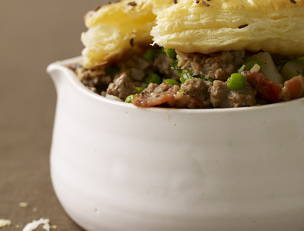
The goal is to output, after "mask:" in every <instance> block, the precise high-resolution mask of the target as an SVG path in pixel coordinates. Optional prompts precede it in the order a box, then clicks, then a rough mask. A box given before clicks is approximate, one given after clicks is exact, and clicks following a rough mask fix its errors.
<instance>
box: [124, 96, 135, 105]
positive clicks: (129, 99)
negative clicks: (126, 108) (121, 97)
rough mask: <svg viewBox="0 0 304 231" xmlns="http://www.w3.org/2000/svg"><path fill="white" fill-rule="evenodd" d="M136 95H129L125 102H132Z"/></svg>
mask: <svg viewBox="0 0 304 231" xmlns="http://www.w3.org/2000/svg"><path fill="white" fill-rule="evenodd" d="M134 97H135V95H129V96H128V97H127V98H126V100H125V102H126V103H132V102H133V100H134Z"/></svg>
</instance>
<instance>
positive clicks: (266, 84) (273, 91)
mask: <svg viewBox="0 0 304 231" xmlns="http://www.w3.org/2000/svg"><path fill="white" fill-rule="evenodd" d="M246 76H247V79H248V82H249V83H250V84H251V85H252V86H253V87H254V88H255V89H256V91H257V94H258V96H259V97H261V98H262V99H264V100H266V101H267V102H270V103H275V102H279V101H280V100H281V94H282V86H281V85H280V84H278V83H275V82H273V81H271V80H270V79H268V78H267V77H266V76H264V75H263V74H262V73H259V72H247V73H246Z"/></svg>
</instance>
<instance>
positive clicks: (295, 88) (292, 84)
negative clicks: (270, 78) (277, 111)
mask: <svg viewBox="0 0 304 231" xmlns="http://www.w3.org/2000/svg"><path fill="white" fill-rule="evenodd" d="M303 95H304V77H302V76H296V77H293V78H292V79H290V80H288V81H286V82H285V83H284V88H283V99H284V100H291V99H296V98H300V97H301V96H303Z"/></svg>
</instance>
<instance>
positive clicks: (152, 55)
mask: <svg viewBox="0 0 304 231" xmlns="http://www.w3.org/2000/svg"><path fill="white" fill-rule="evenodd" d="M156 54H157V50H155V49H148V50H147V51H146V52H145V53H144V59H145V60H147V61H150V62H152V61H153V60H154V59H155V56H156Z"/></svg>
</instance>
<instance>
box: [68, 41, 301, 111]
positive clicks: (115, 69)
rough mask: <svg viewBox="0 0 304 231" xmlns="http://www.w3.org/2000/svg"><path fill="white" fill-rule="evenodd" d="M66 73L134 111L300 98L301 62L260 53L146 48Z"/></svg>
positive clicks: (296, 59) (227, 106)
mask: <svg viewBox="0 0 304 231" xmlns="http://www.w3.org/2000/svg"><path fill="white" fill-rule="evenodd" d="M71 68H72V69H73V70H74V71H75V72H76V74H77V76H78V78H79V79H80V81H81V82H82V83H83V84H84V85H85V86H86V87H87V88H89V89H90V90H92V91H93V92H95V93H97V94H99V95H102V96H105V97H109V98H112V99H116V100H120V101H124V102H126V103H132V104H134V105H136V106H139V107H154V106H159V107H172V108H193V109H194V108H232V107H247V106H255V105H264V104H270V103H276V102H282V101H289V100H293V99H296V98H300V97H303V96H304V77H303V76H304V57H286V56H281V55H276V54H270V53H268V52H263V51H261V52H255V53H253V52H248V51H245V50H243V51H224V52H216V53H212V54H209V55H203V54H199V53H183V52H179V51H177V50H174V49H165V48H161V47H157V46H153V47H152V46H150V47H142V48H138V49H134V50H131V51H129V52H128V53H126V54H125V55H123V56H122V57H121V58H119V59H116V60H113V61H111V62H109V63H108V64H105V65H100V66H95V67H93V68H85V67H83V66H82V65H80V64H78V65H74V66H73V67H71Z"/></svg>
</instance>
